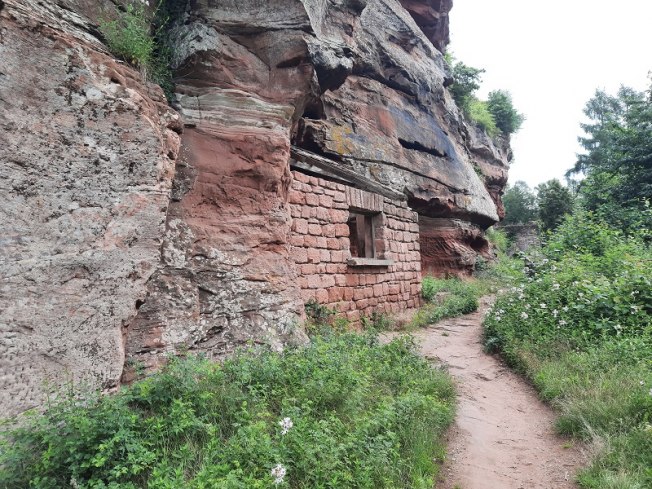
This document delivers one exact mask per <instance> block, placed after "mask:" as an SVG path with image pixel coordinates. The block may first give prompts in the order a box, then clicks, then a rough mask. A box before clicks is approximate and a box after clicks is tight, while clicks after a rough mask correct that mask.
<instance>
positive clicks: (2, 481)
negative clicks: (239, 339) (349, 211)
mask: <svg viewBox="0 0 652 489" xmlns="http://www.w3.org/2000/svg"><path fill="white" fill-rule="evenodd" d="M453 399H454V391H453V386H452V383H451V380H450V378H449V377H448V375H447V374H445V373H444V372H443V371H441V370H437V369H432V368H431V367H430V366H429V364H428V363H427V362H426V361H425V360H423V359H422V358H420V357H419V356H418V355H417V354H416V353H415V348H414V344H413V343H412V341H411V340H410V339H407V338H401V339H397V340H395V341H393V342H391V343H390V344H387V345H380V344H379V343H378V340H377V338H376V337H375V336H373V335H369V334H367V335H364V336H363V335H354V334H346V335H339V336H338V335H331V336H329V337H328V338H316V339H315V340H314V341H313V342H312V343H311V344H310V345H309V346H308V347H305V348H297V349H288V350H286V351H285V352H284V353H282V354H279V353H275V352H271V351H259V352H258V353H257V354H255V353H253V352H241V353H240V354H238V355H237V356H235V357H234V358H232V359H230V360H227V361H226V362H225V363H224V364H217V363H212V362H209V361H207V360H203V359H199V358H195V357H188V358H186V359H184V360H172V361H171V362H170V363H169V365H168V366H167V367H166V368H165V369H164V370H163V371H162V372H160V373H157V374H155V375H153V376H151V377H149V378H147V379H145V380H143V381H141V382H138V383H136V384H134V385H133V386H132V387H130V388H125V389H123V390H122V391H121V392H120V393H118V394H116V395H114V396H99V397H88V398H83V399H73V398H71V399H69V400H67V401H65V402H63V403H60V404H57V405H54V406H51V407H50V408H49V409H48V411H47V412H45V413H44V414H43V415H33V416H31V417H28V418H25V419H24V420H23V425H22V427H19V428H17V429H14V430H13V431H12V432H11V433H9V434H8V435H7V437H6V438H5V439H4V443H3V444H2V445H0V466H2V467H3V470H2V471H0V487H12V488H14V487H15V488H19V487H38V488H42V489H48V488H52V489H54V488H60V487H71V486H72V487H80V488H114V489H120V488H124V489H127V488H132V489H133V488H140V487H142V488H145V487H150V488H151V487H157V488H170V489H172V488H180V487H184V488H189V489H193V488H194V489H200V488H209V487H216V488H217V487H219V488H248V489H249V488H253V489H255V488H269V487H279V488H280V487H289V488H307V487H320V488H354V487H355V488H369V489H372V488H373V489H375V488H423V489H425V488H428V489H429V488H431V487H432V486H433V484H434V481H435V478H436V475H437V464H436V463H435V458H441V456H442V453H443V452H442V447H441V445H440V443H439V437H440V436H441V435H442V433H443V432H444V430H445V429H446V427H447V426H448V424H449V423H450V422H451V420H452V416H453V407H452V405H453ZM279 464H281V467H280V468H281V469H283V470H285V474H284V475H283V476H281V477H280V479H279V473H280V472H282V470H281V471H279V469H278V466H279ZM275 468H277V469H276V471H275V476H276V477H275V476H273V475H272V470H273V469H275ZM275 482H278V484H277V485H276V486H275Z"/></svg>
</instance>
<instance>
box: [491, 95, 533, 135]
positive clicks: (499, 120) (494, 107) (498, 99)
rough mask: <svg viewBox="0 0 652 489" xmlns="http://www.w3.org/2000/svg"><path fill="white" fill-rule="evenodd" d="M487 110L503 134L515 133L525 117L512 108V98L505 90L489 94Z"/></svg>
mask: <svg viewBox="0 0 652 489" xmlns="http://www.w3.org/2000/svg"><path fill="white" fill-rule="evenodd" d="M487 108H488V109H489V112H490V113H491V115H493V117H494V121H496V126H498V129H500V131H501V132H502V133H503V134H514V133H515V132H517V131H518V130H519V129H520V128H521V125H522V124H523V121H524V120H525V117H524V116H523V114H519V113H518V111H517V110H516V109H515V108H514V103H513V102H512V96H511V95H510V93H509V92H508V91H507V90H494V91H493V92H489V98H488V100H487Z"/></svg>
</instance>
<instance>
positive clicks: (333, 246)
mask: <svg viewBox="0 0 652 489" xmlns="http://www.w3.org/2000/svg"><path fill="white" fill-rule="evenodd" d="M324 239H326V238H324ZM326 248H328V249H329V250H339V249H340V240H339V239H337V238H328V240H327V241H326ZM338 253H342V252H341V251H339V252H338ZM331 255H332V253H331ZM333 261H341V258H340V259H339V260H335V259H333Z"/></svg>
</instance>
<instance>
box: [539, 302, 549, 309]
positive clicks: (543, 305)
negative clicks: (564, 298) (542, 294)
mask: <svg viewBox="0 0 652 489" xmlns="http://www.w3.org/2000/svg"><path fill="white" fill-rule="evenodd" d="M539 307H540V308H541V309H545V308H547V307H548V306H546V305H545V304H544V303H543V302H542V303H541V304H539Z"/></svg>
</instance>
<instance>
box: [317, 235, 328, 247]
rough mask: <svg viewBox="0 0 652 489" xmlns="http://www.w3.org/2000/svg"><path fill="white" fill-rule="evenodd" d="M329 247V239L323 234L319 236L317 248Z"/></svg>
mask: <svg viewBox="0 0 652 489" xmlns="http://www.w3.org/2000/svg"><path fill="white" fill-rule="evenodd" d="M327 247H328V240H327V239H326V238H324V237H323V236H319V237H317V248H327Z"/></svg>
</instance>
